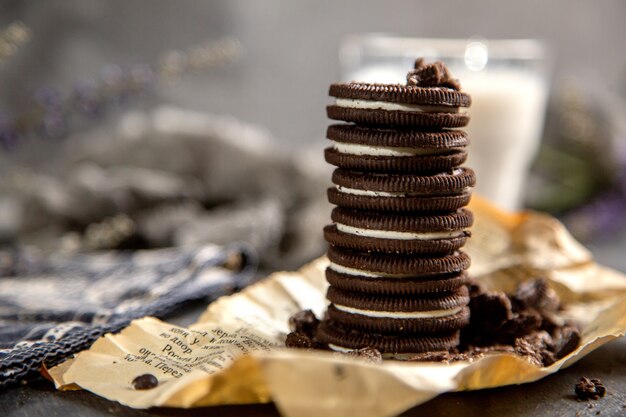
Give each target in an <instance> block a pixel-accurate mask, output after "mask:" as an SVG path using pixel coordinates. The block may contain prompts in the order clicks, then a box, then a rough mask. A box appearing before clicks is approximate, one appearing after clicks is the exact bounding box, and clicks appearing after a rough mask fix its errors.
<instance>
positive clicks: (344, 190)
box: [336, 185, 471, 197]
mask: <svg viewBox="0 0 626 417" xmlns="http://www.w3.org/2000/svg"><path fill="white" fill-rule="evenodd" d="M336 187H337V191H340V192H342V193H346V194H353V195H364V196H368V197H420V196H428V197H434V196H438V194H433V193H432V192H431V193H429V192H423V193H402V192H398V191H396V192H389V191H371V190H360V189H358V188H348V187H342V186H341V185H337V186H336ZM469 190H471V188H470V187H466V188H465V189H464V190H463V193H465V192H467V191H469ZM454 195H457V194H454ZM441 196H443V195H441Z"/></svg>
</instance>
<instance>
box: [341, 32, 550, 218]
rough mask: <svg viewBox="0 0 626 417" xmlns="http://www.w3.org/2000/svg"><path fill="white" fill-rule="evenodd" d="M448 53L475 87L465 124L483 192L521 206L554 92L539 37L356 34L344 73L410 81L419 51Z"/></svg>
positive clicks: (455, 70)
mask: <svg viewBox="0 0 626 417" xmlns="http://www.w3.org/2000/svg"><path fill="white" fill-rule="evenodd" d="M417 57H424V58H425V59H426V62H430V61H433V60H442V61H444V62H445V63H446V65H447V66H448V68H450V70H451V71H452V74H453V75H454V77H456V78H459V79H460V80H461V86H462V88H463V90H465V91H467V92H469V93H470V94H471V95H472V106H471V107H470V109H469V110H470V114H471V120H470V123H469V125H468V126H467V127H466V128H464V129H465V130H467V132H468V133H469V137H470V142H471V145H470V147H469V158H468V162H467V163H466V165H467V166H470V167H471V168H473V169H474V170H475V171H476V175H477V185H476V192H477V193H478V194H480V195H481V196H483V197H486V198H487V199H489V200H491V201H492V202H494V203H496V204H497V205H499V206H500V207H502V208H505V209H509V210H516V209H519V208H520V206H521V203H522V198H523V196H524V187H525V185H526V179H527V175H528V171H529V168H530V164H531V163H532V161H533V159H534V156H535V154H536V152H537V149H538V147H539V143H540V139H541V133H542V128H543V122H544V115H545V110H546V102H547V96H548V77H547V75H548V73H549V71H548V66H549V62H548V59H547V58H548V57H547V50H546V47H545V45H544V44H543V43H542V42H540V41H537V40H486V39H482V38H471V39H425V38H422V39H419V38H402V37H394V36H387V35H379V34H368V35H352V36H348V37H346V38H345V39H344V40H343V41H342V43H341V46H340V63H341V70H342V78H343V80H344V81H364V82H377V83H401V84H404V83H405V82H406V73H407V71H408V70H409V69H411V68H413V63H414V61H415V58H417Z"/></svg>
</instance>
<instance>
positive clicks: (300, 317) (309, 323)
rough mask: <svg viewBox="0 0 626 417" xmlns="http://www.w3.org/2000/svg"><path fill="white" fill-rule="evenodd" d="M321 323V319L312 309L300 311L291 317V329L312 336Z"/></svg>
mask: <svg viewBox="0 0 626 417" xmlns="http://www.w3.org/2000/svg"><path fill="white" fill-rule="evenodd" d="M319 324H320V321H319V320H318V319H317V317H315V314H314V313H313V311H311V310H302V311H298V312H297V313H296V314H294V315H293V316H291V317H289V328H290V329H291V331H292V332H299V333H304V334H305V335H307V336H309V337H310V338H312V337H313V335H314V334H315V332H316V330H317V326H318V325H319Z"/></svg>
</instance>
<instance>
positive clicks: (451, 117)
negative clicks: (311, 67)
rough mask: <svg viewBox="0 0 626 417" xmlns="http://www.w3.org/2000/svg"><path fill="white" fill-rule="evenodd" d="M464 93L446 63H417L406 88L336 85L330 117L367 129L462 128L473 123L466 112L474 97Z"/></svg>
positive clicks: (353, 84)
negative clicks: (369, 126) (471, 97)
mask: <svg viewBox="0 0 626 417" xmlns="http://www.w3.org/2000/svg"><path fill="white" fill-rule="evenodd" d="M459 90H460V85H459V83H458V81H457V80H455V79H453V78H452V77H451V75H450V73H449V72H448V70H447V68H446V67H445V65H444V64H443V63H442V62H434V63H432V64H425V63H424V61H423V60H417V61H416V62H415V69H414V70H412V71H410V72H409V73H408V75H407V83H406V85H402V84H369V83H358V82H352V83H347V84H346V83H342V84H332V85H331V86H330V91H329V95H330V96H332V97H335V98H336V101H335V104H334V105H331V106H328V107H327V114H328V117H329V118H331V119H336V120H345V121H347V122H353V123H357V124H364V125H386V126H402V127H420V128H424V127H430V128H442V127H462V126H465V125H466V124H467V122H468V121H469V116H468V114H467V112H466V111H465V109H466V108H467V107H469V106H470V104H471V99H470V96H469V95H468V94H466V93H464V92H462V91H459Z"/></svg>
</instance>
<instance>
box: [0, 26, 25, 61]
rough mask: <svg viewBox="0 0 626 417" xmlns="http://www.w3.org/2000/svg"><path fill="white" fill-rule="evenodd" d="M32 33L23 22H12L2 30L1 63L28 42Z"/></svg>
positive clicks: (0, 35)
mask: <svg viewBox="0 0 626 417" xmlns="http://www.w3.org/2000/svg"><path fill="white" fill-rule="evenodd" d="M31 36H32V34H31V32H30V29H29V28H28V27H26V26H25V25H24V24H23V23H22V22H14V23H11V24H10V25H9V26H8V27H7V28H6V29H4V30H3V31H2V32H0V64H2V62H3V61H4V60H5V58H8V57H10V56H11V55H13V54H14V53H15V52H16V51H17V50H18V48H19V47H20V46H22V45H23V44H25V43H26V42H28V41H29V40H30V38H31Z"/></svg>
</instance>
